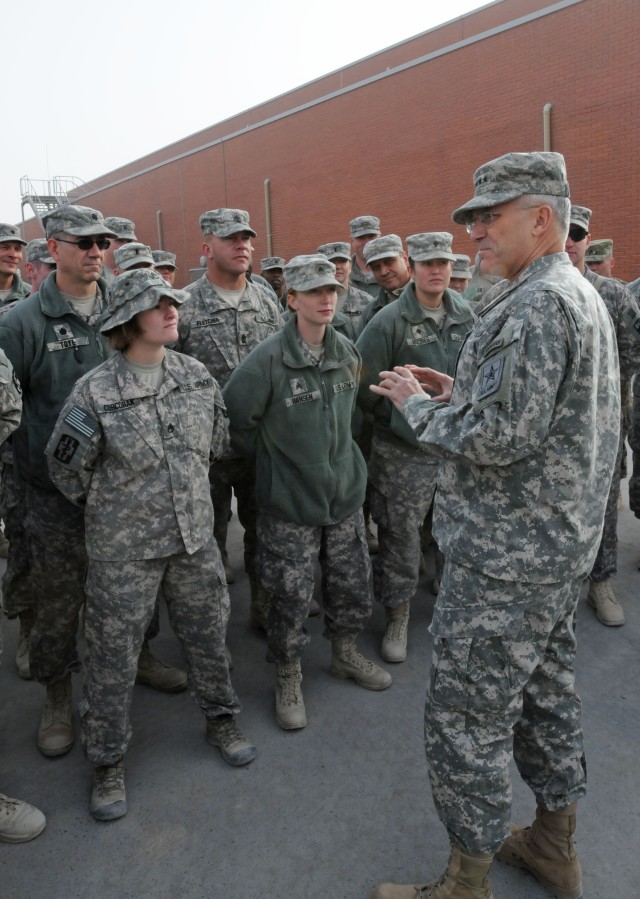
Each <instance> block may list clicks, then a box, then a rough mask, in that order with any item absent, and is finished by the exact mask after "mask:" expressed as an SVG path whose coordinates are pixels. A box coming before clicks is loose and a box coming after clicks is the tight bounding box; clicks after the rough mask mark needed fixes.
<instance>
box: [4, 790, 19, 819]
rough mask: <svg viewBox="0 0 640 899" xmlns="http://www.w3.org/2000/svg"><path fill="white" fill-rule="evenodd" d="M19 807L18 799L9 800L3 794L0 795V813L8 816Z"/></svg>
mask: <svg viewBox="0 0 640 899" xmlns="http://www.w3.org/2000/svg"><path fill="white" fill-rule="evenodd" d="M19 805H20V802H19V800H18V799H9V797H8V796H5V795H4V793H0V813H2V814H5V815H10V814H11V813H12V812H14V811H15V810H16V809H17V808H18V806H19Z"/></svg>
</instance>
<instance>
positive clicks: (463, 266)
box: [451, 253, 473, 278]
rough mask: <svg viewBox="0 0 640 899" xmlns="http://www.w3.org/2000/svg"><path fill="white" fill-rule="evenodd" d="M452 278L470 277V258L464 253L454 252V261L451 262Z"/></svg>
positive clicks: (471, 274) (471, 275)
mask: <svg viewBox="0 0 640 899" xmlns="http://www.w3.org/2000/svg"><path fill="white" fill-rule="evenodd" d="M451 277H452V278H472V277H473V273H472V271H471V259H470V258H469V257H468V256H465V255H464V253H456V261H455V262H454V263H453V271H452V273H451Z"/></svg>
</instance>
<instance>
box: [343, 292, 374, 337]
mask: <svg viewBox="0 0 640 899" xmlns="http://www.w3.org/2000/svg"><path fill="white" fill-rule="evenodd" d="M343 297H344V299H343V300H342V301H341V298H340V294H338V306H339V307H340V310H339V311H340V314H341V315H346V316H347V317H348V318H350V319H351V322H352V324H353V331H354V334H355V333H357V332H358V331H359V330H360V316H361V315H362V313H363V312H364V310H365V309H366V307H367V306H368V305H369V302H370V301H371V295H370V294H368V293H366V292H365V291H364V290H359V289H358V288H357V287H354V285H353V284H349V288H348V290H347V292H346V294H343Z"/></svg>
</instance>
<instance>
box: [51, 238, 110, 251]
mask: <svg viewBox="0 0 640 899" xmlns="http://www.w3.org/2000/svg"><path fill="white" fill-rule="evenodd" d="M56 240H59V241H60V243H70V244H73V246H74V247H79V248H80V249H81V250H82V251H83V252H85V253H86V251H87V250H90V249H91V247H92V246H93V245H94V244H95V245H96V246H97V248H98V249H99V250H108V249H109V247H110V246H111V241H110V240H109V239H108V238H107V237H81V238H80V240H65V239H64V238H63V237H57V238H56Z"/></svg>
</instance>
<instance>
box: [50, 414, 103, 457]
mask: <svg viewBox="0 0 640 899" xmlns="http://www.w3.org/2000/svg"><path fill="white" fill-rule="evenodd" d="M64 420H65V421H66V422H67V424H69V425H71V427H72V428H75V429H76V431H80V433H81V434H84V436H85V437H93V435H94V434H95V432H96V430H97V427H98V422H97V421H96V420H95V418H92V417H91V415H89V413H88V412H85V411H84V409H81V408H80V406H72V408H71V409H70V410H69V411H68V412H67V414H66V415H65V418H64ZM56 458H57V456H56Z"/></svg>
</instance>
